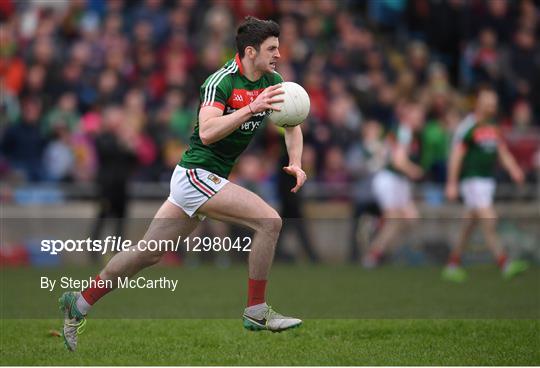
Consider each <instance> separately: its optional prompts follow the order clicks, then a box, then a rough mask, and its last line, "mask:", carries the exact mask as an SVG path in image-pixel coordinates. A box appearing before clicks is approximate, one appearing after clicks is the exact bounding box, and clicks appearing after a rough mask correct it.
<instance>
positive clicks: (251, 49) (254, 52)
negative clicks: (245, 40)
mask: <svg viewBox="0 0 540 368" xmlns="http://www.w3.org/2000/svg"><path fill="white" fill-rule="evenodd" d="M245 54H246V55H247V57H248V58H250V59H254V58H255V57H256V56H257V50H256V49H255V47H253V46H248V47H246V51H245Z"/></svg>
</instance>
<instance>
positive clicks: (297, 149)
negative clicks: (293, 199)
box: [283, 125, 307, 193]
mask: <svg viewBox="0 0 540 368" xmlns="http://www.w3.org/2000/svg"><path fill="white" fill-rule="evenodd" d="M285 145H286V146H287V153H288V154H289V166H285V167H284V168H283V170H284V171H285V172H286V173H287V174H289V175H292V176H294V177H296V186H295V187H294V188H292V189H291V192H293V193H296V192H298V190H299V189H300V187H302V185H304V183H305V182H306V178H307V177H306V173H305V172H304V170H302V148H303V145H304V138H303V136H302V130H301V128H300V126H298V125H297V126H295V127H292V128H285Z"/></svg>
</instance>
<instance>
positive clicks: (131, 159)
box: [92, 105, 137, 261]
mask: <svg viewBox="0 0 540 368" xmlns="http://www.w3.org/2000/svg"><path fill="white" fill-rule="evenodd" d="M124 117H125V112H124V109H122V108H121V107H120V106H118V105H110V106H107V107H106V108H105V110H104V112H103V122H102V131H101V132H100V133H99V134H98V135H97V136H96V138H95V146H96V153H97V158H98V165H99V166H98V172H97V180H96V182H97V184H98V188H99V199H98V200H99V206H100V207H99V213H98V216H97V219H96V223H95V225H94V229H93V231H92V239H100V236H101V231H102V228H103V226H104V224H105V222H104V221H105V219H114V220H115V221H116V229H115V232H114V234H115V235H117V236H122V234H123V225H124V222H123V221H124V219H125V218H126V211H127V203H128V181H129V178H130V176H131V175H132V173H133V169H134V166H135V163H136V160H137V156H136V147H135V140H134V131H133V129H132V128H131V127H130V126H128V125H126V124H125V121H124ZM92 256H93V257H94V256H97V254H96V253H92ZM94 261H97V259H94Z"/></svg>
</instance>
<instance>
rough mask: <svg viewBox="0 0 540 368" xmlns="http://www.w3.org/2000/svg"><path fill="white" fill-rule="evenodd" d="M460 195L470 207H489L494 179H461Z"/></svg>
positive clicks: (493, 189) (491, 202) (493, 191)
mask: <svg viewBox="0 0 540 368" xmlns="http://www.w3.org/2000/svg"><path fill="white" fill-rule="evenodd" d="M460 189H461V195H462V196H463V201H464V202H465V206H466V207H467V208H470V209H482V208H489V207H491V206H492V205H493V195H494V194H495V180H493V179H491V178H467V179H464V180H462V181H461V184H460Z"/></svg>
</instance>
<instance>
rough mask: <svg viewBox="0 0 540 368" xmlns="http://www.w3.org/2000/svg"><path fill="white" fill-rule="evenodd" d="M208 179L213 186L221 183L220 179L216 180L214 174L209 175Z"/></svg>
mask: <svg viewBox="0 0 540 368" xmlns="http://www.w3.org/2000/svg"><path fill="white" fill-rule="evenodd" d="M208 179H210V180H212V181H213V182H214V184H216V185H217V184H219V183H221V179H220V178H218V177H217V176H215V175H214V174H209V175H208Z"/></svg>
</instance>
